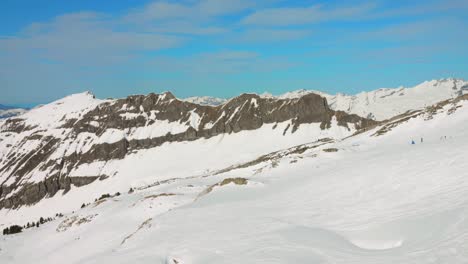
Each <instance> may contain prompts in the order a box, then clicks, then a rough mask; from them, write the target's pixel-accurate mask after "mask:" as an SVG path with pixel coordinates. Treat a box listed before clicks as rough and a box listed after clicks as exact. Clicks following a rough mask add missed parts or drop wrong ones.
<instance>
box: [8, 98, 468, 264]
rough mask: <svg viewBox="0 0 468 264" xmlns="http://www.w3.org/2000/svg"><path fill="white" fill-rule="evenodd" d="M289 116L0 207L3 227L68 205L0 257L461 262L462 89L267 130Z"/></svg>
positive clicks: (467, 241) (466, 207)
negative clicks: (449, 96)
mask: <svg viewBox="0 0 468 264" xmlns="http://www.w3.org/2000/svg"><path fill="white" fill-rule="evenodd" d="M390 124H391V129H387V130H386V132H385V133H380V134H377V131H379V130H381V129H382V128H384V127H385V126H388V125H390ZM285 125H286V124H278V127H277V128H276V129H273V128H272V126H271V127H268V128H266V127H263V126H262V128H261V129H256V130H245V131H241V132H238V133H233V134H230V135H218V136H215V137H212V138H206V139H205V138H204V139H199V140H195V141H192V142H174V143H171V144H163V145H162V146H160V147H158V148H152V149H145V150H141V151H142V152H141V151H137V152H135V153H134V154H132V155H134V156H133V158H132V159H129V160H126V159H125V161H126V162H128V163H127V164H123V163H114V164H113V165H114V166H117V167H118V168H117V170H118V171H119V172H120V171H122V172H123V171H125V173H126V174H125V175H127V176H126V177H125V178H127V179H129V180H128V181H127V182H126V183H122V182H121V181H120V180H119V179H121V178H123V177H110V178H108V179H106V180H103V181H96V182H95V183H93V184H90V185H87V186H84V187H81V188H71V189H70V191H69V192H68V194H67V195H65V196H61V195H55V196H53V197H51V198H48V199H43V200H41V201H40V202H39V203H37V204H35V205H33V206H29V207H22V208H20V209H19V210H5V209H3V210H0V214H1V215H0V225H4V226H6V225H11V224H20V225H23V224H25V223H26V222H28V221H31V220H33V219H37V217H38V216H40V215H41V216H45V217H47V216H53V215H55V214H56V213H57V212H62V213H64V216H63V217H58V218H56V220H54V221H51V222H47V223H45V224H43V225H41V226H40V227H38V228H36V227H34V228H28V229H26V230H25V231H23V232H22V233H20V234H15V235H7V236H3V237H1V239H0V249H1V251H0V262H1V263H31V262H34V263H61V262H66V263H162V264H163V263H164V264H165V263H171V264H176V263H204V264H205V263H359V264H362V263H364V264H366V263H369V264H370V263H372V264H381V263H382V264H383V263H467V261H468V220H467V218H466V215H467V212H468V181H466V175H467V171H468V163H466V162H465V160H466V157H467V155H468V141H467V140H466V139H467V138H468V96H462V97H458V98H456V99H454V100H449V101H445V102H441V103H438V104H437V105H434V106H431V107H427V108H426V109H424V110H418V111H415V112H412V113H408V114H403V115H401V116H398V117H395V118H394V119H392V120H389V121H387V122H384V123H382V124H377V125H375V126H374V127H368V128H367V129H366V130H361V131H359V133H357V134H355V135H353V136H350V137H347V138H341V139H331V138H329V139H322V140H310V141H311V142H309V143H306V144H303V143H302V144H301V143H299V142H300V141H301V140H299V139H296V138H295V137H288V138H287V139H288V140H293V141H294V142H288V143H286V142H285V141H282V140H281V138H284V136H283V135H282V131H279V133H278V134H277V135H276V134H275V133H272V134H267V133H266V132H267V131H276V130H278V128H281V129H280V130H283V128H284V127H285ZM316 125H317V127H319V126H320V124H316ZM301 127H302V125H301ZM333 127H335V126H333V125H332V126H331V128H330V129H332V128H333ZM301 131H302V128H301V129H298V130H297V131H296V132H295V135H296V136H299V135H300V136H306V135H308V133H305V132H304V134H300V133H302V132H301ZM310 131H314V133H317V130H316V129H311V130H310ZM310 131H309V132H310ZM257 132H258V134H256V133H257ZM322 132H323V131H322ZM296 133H299V134H296ZM266 135H268V136H266ZM322 135H324V134H322ZM314 137H315V136H313V137H311V138H314ZM260 139H262V140H260ZM264 141H266V142H268V143H269V144H271V145H275V148H278V149H276V151H274V152H271V153H269V154H268V150H271V149H273V147H270V146H267V145H268V144H263V142H264ZM411 141H415V144H411ZM294 143H298V145H297V146H295V147H290V146H291V145H293V144H294ZM281 148H283V149H281ZM191 150H192V152H191ZM195 150H196V151H197V152H195ZM331 150H333V151H331ZM195 153H197V155H194V154H195ZM260 153H261V154H260ZM176 154H178V155H179V156H177V157H178V160H175V159H174V158H175V157H176ZM233 155H236V156H243V157H237V158H230V156H233ZM148 161H152V162H148ZM143 164H146V166H143ZM123 175H124V174H122V175H119V176H123ZM130 178H132V179H130ZM129 187H132V189H131V191H128V189H129ZM207 190H209V191H207ZM127 191H128V192H127ZM115 192H121V193H122V194H121V195H109V196H103V197H107V198H104V199H99V200H98V199H96V198H98V197H99V196H101V194H105V193H111V194H114V193H115ZM81 204H83V207H82V208H80V207H81ZM72 211H74V212H72ZM78 223H79V224H78ZM44 238H47V239H44ZM38 241H40V243H38Z"/></svg>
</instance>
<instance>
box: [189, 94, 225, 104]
mask: <svg viewBox="0 0 468 264" xmlns="http://www.w3.org/2000/svg"><path fill="white" fill-rule="evenodd" d="M182 100H183V101H186V102H190V103H194V104H199V105H211V106H218V105H222V104H224V103H226V102H227V101H228V100H227V99H224V98H217V97H212V96H195V97H188V98H185V99H182Z"/></svg>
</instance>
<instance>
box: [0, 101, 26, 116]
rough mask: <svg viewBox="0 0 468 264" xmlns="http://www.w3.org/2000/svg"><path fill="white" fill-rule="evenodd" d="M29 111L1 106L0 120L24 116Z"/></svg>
mask: <svg viewBox="0 0 468 264" xmlns="http://www.w3.org/2000/svg"><path fill="white" fill-rule="evenodd" d="M26 111H27V109H24V108H19V107H14V106H7V105H2V104H0V118H8V117H12V116H17V115H21V114H24V113H25V112H26Z"/></svg>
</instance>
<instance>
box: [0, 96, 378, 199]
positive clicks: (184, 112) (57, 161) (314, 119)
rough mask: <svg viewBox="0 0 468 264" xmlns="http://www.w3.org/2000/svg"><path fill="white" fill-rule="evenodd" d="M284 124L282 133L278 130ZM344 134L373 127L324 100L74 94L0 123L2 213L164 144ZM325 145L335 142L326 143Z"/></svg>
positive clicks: (99, 176)
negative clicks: (312, 128)
mask: <svg viewBox="0 0 468 264" xmlns="http://www.w3.org/2000/svg"><path fill="white" fill-rule="evenodd" d="M284 122H289V123H288V125H287V126H286V127H282V128H279V127H278V128H277V127H276V124H279V123H284ZM313 123H315V124H319V126H318V128H317V129H320V130H323V131H324V133H325V134H326V131H327V129H329V128H330V127H331V126H332V125H338V126H341V127H345V128H346V129H347V130H348V131H349V134H351V133H353V132H355V131H356V130H359V129H361V128H365V127H367V126H370V125H373V124H375V122H374V121H372V120H369V119H365V118H362V117H359V116H357V115H350V114H347V113H345V112H342V111H333V110H331V109H330V108H329V107H328V104H327V101H326V99H325V98H323V97H321V96H319V95H316V94H307V95H304V96H302V97H300V98H294V99H276V98H262V97H260V96H258V95H254V94H243V95H241V96H239V97H236V98H233V99H231V100H229V101H228V102H226V103H224V104H222V105H219V106H206V105H198V104H194V103H191V102H187V101H181V100H178V99H177V98H175V97H174V96H173V95H172V94H171V93H168V92H167V93H163V94H149V95H146V96H143V95H137V96H129V97H127V98H125V99H118V100H97V99H94V97H93V96H92V95H90V94H79V95H74V96H70V97H67V98H64V99H62V100H59V101H57V102H54V103H51V104H49V105H45V106H42V107H39V108H37V109H33V110H31V111H30V112H28V113H27V114H25V115H22V116H20V117H16V118H10V119H6V120H4V121H1V123H0V150H1V151H0V158H1V161H0V184H1V185H0V208H15V207H18V206H21V205H26V204H33V203H36V202H38V201H40V200H41V199H43V198H44V197H49V196H53V195H55V194H56V193H57V192H58V191H59V190H63V193H66V192H68V190H70V188H71V186H72V185H73V186H75V187H79V186H83V185H87V184H90V183H92V182H93V181H95V180H97V179H99V180H105V179H106V178H107V177H109V175H106V174H96V173H94V174H91V175H76V173H74V174H73V175H70V172H71V171H72V170H74V169H76V168H77V167H78V166H80V165H83V164H90V163H93V162H98V161H104V162H106V161H110V160H113V161H115V160H117V161H118V160H121V159H124V158H125V157H126V156H127V155H128V154H129V153H135V152H136V151H138V150H142V149H150V148H156V147H158V146H160V145H162V144H165V143H171V142H190V141H194V140H198V139H201V138H211V137H214V136H217V135H220V134H225V135H229V134H233V133H238V132H241V131H249V130H256V129H259V128H261V127H262V126H264V125H266V124H274V125H273V129H283V131H282V133H283V135H290V136H294V133H296V131H297V130H299V129H301V125H303V124H313ZM329 137H333V135H330V136H329Z"/></svg>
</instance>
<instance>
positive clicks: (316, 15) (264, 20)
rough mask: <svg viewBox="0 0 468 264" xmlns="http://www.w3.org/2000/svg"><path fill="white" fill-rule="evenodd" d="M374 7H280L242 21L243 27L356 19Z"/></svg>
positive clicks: (369, 5)
mask: <svg viewBox="0 0 468 264" xmlns="http://www.w3.org/2000/svg"><path fill="white" fill-rule="evenodd" d="M374 7H375V5H374V4H372V3H365V4H360V5H357V6H348V7H329V6H326V5H321V4H319V5H313V6H308V7H294V8H291V7H282V8H268V9H263V10H258V11H256V12H254V13H253V14H251V15H249V16H247V17H245V18H244V19H243V20H242V22H241V23H242V24H244V25H260V26H289V25H301V24H311V23H319V22H324V21H336V20H344V21H346V20H349V19H356V18H357V17H358V16H361V15H363V14H366V13H368V12H369V11H371V10H372V9H373V8H374Z"/></svg>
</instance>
